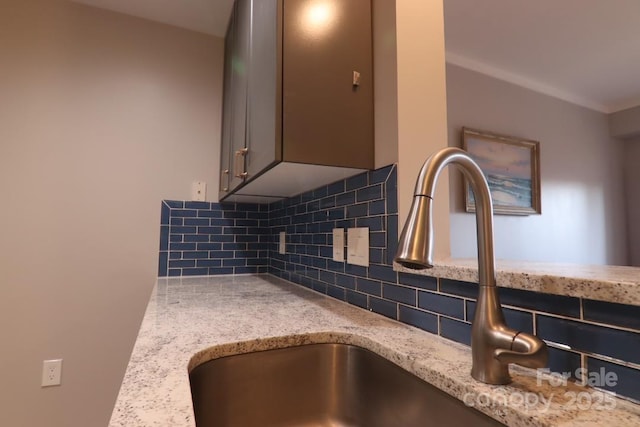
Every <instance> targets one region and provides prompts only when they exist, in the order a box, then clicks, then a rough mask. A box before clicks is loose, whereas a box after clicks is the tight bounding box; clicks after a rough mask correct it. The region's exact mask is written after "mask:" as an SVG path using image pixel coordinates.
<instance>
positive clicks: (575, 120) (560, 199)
mask: <svg viewBox="0 0 640 427" xmlns="http://www.w3.org/2000/svg"><path fill="white" fill-rule="evenodd" d="M447 105H448V122H449V144H450V145H456V146H457V145H459V144H460V143H461V142H460V129H461V128H462V127H463V126H466V127H472V128H477V129H482V130H487V131H493V132H497V133H502V134H506V135H513V136H519V137H523V138H527V139H534V140H537V141H540V163H541V177H542V179H541V183H542V215H532V216H526V217H518V216H504V215H498V216H496V217H495V240H496V242H495V243H496V244H495V249H496V256H497V257H498V258H503V259H516V260H529V261H544V262H571V263H582V264H626V263H627V235H626V226H625V222H626V219H625V199H624V184H623V160H622V158H623V143H622V142H621V141H618V140H616V139H613V138H611V137H610V136H609V127H608V117H607V115H605V114H602V113H599V112H596V111H592V110H589V109H586V108H583V107H579V106H576V105H573V104H570V103H568V102H565V101H560V100H558V99H555V98H551V97H549V96H546V95H542V94H539V93H536V92H533V91H530V90H528V89H524V88H521V87H519V86H515V85H513V84H510V83H506V82H504V81H500V80H497V79H494V78H491V77H488V76H485V75H482V74H479V73H476V72H473V71H469V70H466V69H463V68H460V67H457V66H454V65H448V66H447ZM461 188H462V182H461V176H460V175H459V174H457V173H456V174H455V175H454V176H453V177H452V182H451V200H452V207H451V251H452V256H453V257H463V258H466V257H473V256H475V254H476V246H475V245H476V243H475V219H474V215H472V214H468V213H464V205H463V201H462V189H461Z"/></svg>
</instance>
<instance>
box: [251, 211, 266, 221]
mask: <svg viewBox="0 0 640 427" xmlns="http://www.w3.org/2000/svg"><path fill="white" fill-rule="evenodd" d="M247 218H248V219H259V220H268V219H269V213H268V212H247Z"/></svg>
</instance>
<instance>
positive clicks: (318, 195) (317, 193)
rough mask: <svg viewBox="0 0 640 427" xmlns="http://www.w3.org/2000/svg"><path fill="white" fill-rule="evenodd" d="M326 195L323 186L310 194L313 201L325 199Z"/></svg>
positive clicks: (325, 188)
mask: <svg viewBox="0 0 640 427" xmlns="http://www.w3.org/2000/svg"><path fill="white" fill-rule="evenodd" d="M327 194H328V192H327V186H326V185H323V186H322V187H320V188H316V189H315V190H313V192H312V193H311V198H312V200H313V199H322V198H323V197H326V196H327Z"/></svg>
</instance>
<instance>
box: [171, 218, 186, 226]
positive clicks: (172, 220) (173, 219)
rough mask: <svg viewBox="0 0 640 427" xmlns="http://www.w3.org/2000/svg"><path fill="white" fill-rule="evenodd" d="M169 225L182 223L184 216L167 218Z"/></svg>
mask: <svg viewBox="0 0 640 427" xmlns="http://www.w3.org/2000/svg"><path fill="white" fill-rule="evenodd" d="M169 224H170V225H184V218H173V217H171V218H169Z"/></svg>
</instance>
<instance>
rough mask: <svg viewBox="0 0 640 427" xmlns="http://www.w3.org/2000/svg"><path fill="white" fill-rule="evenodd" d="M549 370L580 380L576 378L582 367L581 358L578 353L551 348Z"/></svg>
mask: <svg viewBox="0 0 640 427" xmlns="http://www.w3.org/2000/svg"><path fill="white" fill-rule="evenodd" d="M547 364H548V366H549V370H550V371H551V372H555V373H558V374H562V375H565V374H566V375H565V376H566V377H567V378H573V379H579V378H577V377H576V369H579V368H581V367H582V361H581V357H580V355H579V354H577V353H572V352H570V351H565V350H560V349H558V348H553V347H549V361H548V363H547Z"/></svg>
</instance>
